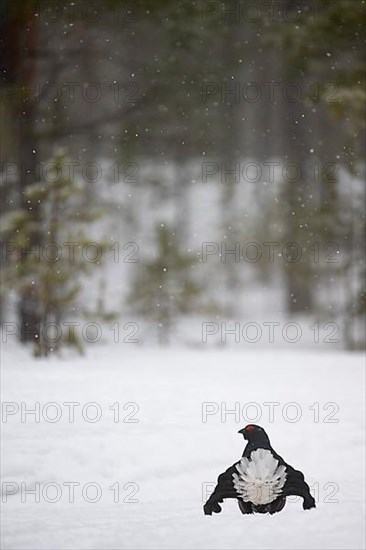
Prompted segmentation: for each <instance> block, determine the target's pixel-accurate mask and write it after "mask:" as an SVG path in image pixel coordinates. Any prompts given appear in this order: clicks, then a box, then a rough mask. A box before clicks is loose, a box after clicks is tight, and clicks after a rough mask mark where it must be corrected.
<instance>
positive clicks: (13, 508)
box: [1, 344, 365, 550]
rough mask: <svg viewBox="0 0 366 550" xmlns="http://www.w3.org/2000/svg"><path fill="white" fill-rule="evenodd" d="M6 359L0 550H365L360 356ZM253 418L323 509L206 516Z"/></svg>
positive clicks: (98, 352) (227, 511) (109, 354)
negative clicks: (206, 504) (205, 507)
mask: <svg viewBox="0 0 366 550" xmlns="http://www.w3.org/2000/svg"><path fill="white" fill-rule="evenodd" d="M3 347H4V349H3V357H2V400H3V416H2V424H1V427H2V437H3V446H2V449H3V450H2V516H3V518H2V548H4V549H17V550H20V549H32V550H36V549H160V548H162V549H163V548H164V549H165V548H171V549H201V548H202V549H237V548H241V549H261V550H264V549H278V550H279V549H299V550H300V549H301V550H304V549H320V548H322V549H343V548H344V549H346V548H347V549H349V550H353V549H363V548H365V540H364V532H365V519H364V514H365V508H364V502H365V494H364V446H365V440H364V433H365V431H364V429H365V426H364V418H365V415H364V412H365V411H364V387H365V386H364V358H363V356H362V355H361V354H348V353H346V352H341V351H338V352H334V351H333V352H328V351H319V352H317V353H313V352H310V351H305V350H297V351H287V350H277V351H275V352H271V351H269V350H255V351H241V352H239V351H234V350H233V351H228V350H227V349H225V348H224V349H221V350H216V351H199V350H192V351H189V350H187V349H177V348H175V349H174V351H173V350H169V349H167V350H159V349H135V348H133V346H126V345H125V346H121V345H114V346H113V345H109V346H107V345H105V346H103V345H99V346H98V347H96V348H93V349H91V348H89V349H88V350H87V354H86V355H85V356H84V357H77V356H75V357H74V358H72V359H71V360H68V361H65V360H61V359H58V358H52V359H50V360H47V361H44V362H43V361H36V360H34V359H32V358H31V357H30V356H29V351H27V350H23V349H21V350H19V349H16V348H15V346H12V345H10V344H9V345H8V344H7V345H6V346H3ZM92 402H94V403H95V405H88V406H86V405H87V404H88V403H92ZM22 403H23V405H22ZM36 403H38V404H39V405H36ZM50 403H53V404H50ZM55 403H56V404H57V405H55ZM65 403H74V404H75V403H79V405H65ZM115 403H119V406H117V405H116V404H115ZM235 403H238V405H235ZM265 403H267V405H265ZM268 403H272V404H273V405H272V406H270V405H268ZM276 403H277V405H276ZM25 407H27V408H28V409H30V408H33V409H34V408H35V407H36V410H37V407H39V418H36V417H35V415H31V414H28V415H25ZM73 407H74V422H71V420H72V415H71V411H72V409H73ZM110 407H112V408H110ZM225 407H226V409H227V410H226V414H225ZM235 407H236V409H235ZM233 409H234V410H236V414H228V411H229V410H233ZM271 410H272V415H273V416H272V417H271V414H270V413H271ZM4 411H5V412H7V414H5V415H4ZM203 413H210V414H204V415H203ZM22 414H23V418H22ZM37 414H38V413H37ZM96 415H97V416H96ZM100 415H101V418H100V419H99V420H98V416H100ZM58 417H60V418H58ZM94 419H95V420H97V421H95V422H92V420H94ZM5 420H6V422H5ZM36 420H39V421H36ZM51 420H55V421H54V422H52V421H51ZM294 420H297V421H294ZM250 421H252V422H256V423H258V424H260V425H262V426H263V427H264V428H265V429H266V430H267V432H268V434H269V436H270V439H271V442H272V445H273V446H274V448H275V449H276V450H277V451H278V452H279V454H281V455H282V456H283V457H284V458H285V460H287V461H288V462H289V463H290V464H292V465H293V466H295V467H297V468H299V469H301V470H302V471H303V472H304V473H305V477H306V479H307V481H308V483H309V485H310V486H311V487H312V492H313V494H314V496H315V498H316V500H317V508H316V509H315V510H311V511H306V512H305V511H303V509H302V505H301V503H300V502H299V501H297V502H288V503H287V505H286V507H285V509H284V510H283V511H282V512H281V513H279V514H276V515H274V516H272V517H270V516H261V515H257V516H243V515H241V513H240V512H239V510H238V508H237V505H236V503H235V502H234V501H226V502H225V503H224V504H223V512H222V513H221V514H219V515H213V516H212V517H205V516H204V515H203V512H202V504H203V499H204V496H206V492H207V493H209V492H210V490H211V489H212V484H213V483H214V482H215V481H216V478H217V475H218V474H219V473H221V472H222V471H223V470H225V469H226V467H228V466H229V465H231V464H232V463H233V462H234V461H235V460H237V459H238V458H239V457H240V456H241V453H242V450H243V446H244V440H243V439H242V437H241V436H240V435H239V434H237V431H238V429H240V428H241V427H243V426H244V425H245V424H246V423H248V422H250ZM22 484H23V485H22ZM71 484H74V485H71ZM72 487H73V489H74V495H73V498H71V497H72ZM111 487H112V489H111ZM30 489H34V490H35V493H31V492H29V490H30ZM26 491H28V493H27V492H26ZM10 493H13V494H10ZM36 500H39V502H36ZM52 500H55V502H51V501H52ZM72 500H73V502H70V501H72ZM93 500H94V501H95V502H91V501H93ZM114 501H116V502H114Z"/></svg>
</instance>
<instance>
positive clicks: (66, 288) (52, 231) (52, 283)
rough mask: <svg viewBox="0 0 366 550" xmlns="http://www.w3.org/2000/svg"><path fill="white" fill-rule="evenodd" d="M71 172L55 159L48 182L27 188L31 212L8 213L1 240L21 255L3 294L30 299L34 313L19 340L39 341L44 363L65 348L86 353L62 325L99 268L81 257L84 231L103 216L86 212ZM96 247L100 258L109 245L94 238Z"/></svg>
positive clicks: (8, 272) (11, 262) (7, 274)
mask: <svg viewBox="0 0 366 550" xmlns="http://www.w3.org/2000/svg"><path fill="white" fill-rule="evenodd" d="M69 167H70V164H69V163H68V162H67V159H66V158H65V157H64V155H63V154H61V153H60V154H58V155H56V156H55V158H54V159H53V160H52V171H51V170H48V171H47V173H48V178H47V181H40V182H37V183H35V184H32V185H29V186H27V188H26V191H25V197H24V204H25V205H26V206H21V207H20V208H17V209H14V210H13V211H12V212H9V213H8V214H7V215H6V216H5V219H4V223H3V230H2V239H3V241H5V243H6V244H7V245H8V246H9V248H10V249H11V250H15V251H16V254H15V255H13V254H12V255H9V258H8V261H7V263H6V265H5V267H4V274H3V280H4V285H3V292H4V293H6V292H8V291H9V290H14V291H16V292H17V294H18V296H20V295H21V296H24V295H25V296H27V300H26V301H25V302H24V300H22V301H21V303H22V304H24V303H25V304H26V307H27V309H28V310H29V311H28V312H26V313H28V314H27V315H26V317H25V318H26V319H27V323H26V324H23V325H22V326H21V327H20V336H21V340H22V341H26V340H27V339H26V335H27V332H28V333H31V334H32V335H33V334H34V335H35V337H34V340H35V355H36V356H39V357H40V356H46V355H48V353H49V352H50V351H55V350H57V349H59V348H60V346H61V345H62V344H71V345H76V346H77V347H78V348H79V349H80V350H81V344H80V342H79V340H78V339H77V337H76V336H75V334H74V332H73V331H71V332H70V331H65V330H62V328H61V322H62V320H64V319H65V316H66V315H67V314H70V313H71V312H72V308H73V306H74V305H75V303H76V299H77V297H78V294H79V291H80V289H81V284H80V277H81V275H82V274H83V273H86V272H88V271H90V269H91V268H92V266H95V265H96V264H98V263H100V261H99V260H97V261H96V262H93V261H92V260H93V259H92V260H90V259H89V258H88V257H87V256H86V255H85V254H82V251H83V250H84V249H85V247H86V246H87V245H88V244H89V243H90V239H89V240H88V239H87V234H86V232H85V230H84V229H83V227H85V225H86V224H88V223H90V222H92V221H94V220H95V219H96V218H97V217H98V216H99V215H100V212H97V211H91V210H90V209H88V210H85V206H84V204H83V193H84V188H83V185H82V184H81V183H78V182H76V181H74V179H73V178H72V177H71V176H70V173H69ZM52 172H53V173H52ZM51 174H52V175H51ZM33 243H37V245H36V246H34V245H33ZM93 246H94V247H97V250H98V252H99V255H98V257H100V256H101V255H102V252H103V250H104V249H105V247H106V245H105V243H103V242H96V240H95V238H93ZM23 307H24V306H23ZM23 313H24V312H23ZM21 318H24V316H21ZM63 328H64V329H65V327H63ZM66 332H67V334H66V335H65V333H66ZM60 333H61V336H60V338H58V334H60ZM62 333H63V334H62Z"/></svg>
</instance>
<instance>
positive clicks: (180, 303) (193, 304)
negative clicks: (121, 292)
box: [128, 223, 202, 344]
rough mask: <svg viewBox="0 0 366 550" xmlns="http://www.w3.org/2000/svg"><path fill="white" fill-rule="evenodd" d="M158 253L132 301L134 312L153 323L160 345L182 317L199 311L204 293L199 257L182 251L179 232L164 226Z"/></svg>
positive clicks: (145, 269)
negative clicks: (197, 271) (198, 278)
mask: <svg viewBox="0 0 366 550" xmlns="http://www.w3.org/2000/svg"><path fill="white" fill-rule="evenodd" d="M156 242H157V252H156V254H155V256H154V258H153V259H151V260H145V261H144V262H143V263H142V265H141V266H140V270H139V275H138V277H137V278H136V279H135V281H134V283H133V286H132V290H131V293H130V295H129V298H128V302H129V303H130V304H131V305H133V307H134V311H135V312H136V313H137V314H140V315H142V316H143V317H145V318H146V319H148V320H149V321H150V322H151V323H153V324H154V325H155V327H156V330H157V335H158V341H159V343H160V344H167V343H168V342H169V340H170V336H171V332H172V330H173V328H174V324H175V321H176V319H177V318H178V317H180V316H182V315H186V314H188V313H192V312H194V311H195V310H197V307H198V304H197V299H198V297H199V296H200V293H201V291H202V289H201V287H200V285H199V284H198V283H196V281H195V279H194V263H195V262H196V258H195V257H194V256H193V255H192V254H190V253H185V252H182V251H181V250H180V247H179V246H178V243H177V239H176V236H175V233H174V232H172V230H171V229H170V228H169V227H168V226H166V225H165V224H163V223H162V224H160V226H158V227H157V229H156Z"/></svg>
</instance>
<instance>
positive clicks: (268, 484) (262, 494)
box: [203, 424, 315, 516]
mask: <svg viewBox="0 0 366 550" xmlns="http://www.w3.org/2000/svg"><path fill="white" fill-rule="evenodd" d="M239 433H240V434H243V436H244V439H246V440H247V441H248V443H247V446H246V447H245V449H244V452H243V455H242V458H241V460H239V462H236V463H235V464H234V465H233V466H230V468H228V469H227V470H226V472H224V473H223V474H221V475H220V476H219V478H218V480H217V485H216V487H215V490H214V492H213V493H212V495H211V496H210V498H209V499H208V501H207V502H206V504H205V505H204V507H203V510H204V513H205V515H208V516H211V515H212V512H214V513H216V514H218V513H219V512H221V506H220V504H219V503H220V502H223V500H224V499H225V498H236V499H237V501H238V505H239V508H240V510H241V512H242V513H243V514H254V513H259V514H266V513H269V514H275V513H276V512H280V511H281V510H282V509H283V507H284V506H285V504H286V497H288V496H290V495H297V496H299V497H302V498H303V505H302V507H303V509H304V510H309V509H310V508H315V500H314V498H313V497H312V496H311V494H310V490H309V485H308V484H307V483H306V482H305V479H304V475H303V474H302V473H301V472H300V471H299V470H295V469H294V468H293V467H292V466H290V465H289V464H286V462H285V461H284V460H283V458H282V457H280V456H279V455H278V454H277V453H276V451H274V450H273V449H272V447H271V444H270V441H269V438H268V435H267V434H266V432H265V431H264V429H263V428H261V427H260V426H256V425H255V424H249V425H248V426H246V427H245V428H244V429H242V430H239Z"/></svg>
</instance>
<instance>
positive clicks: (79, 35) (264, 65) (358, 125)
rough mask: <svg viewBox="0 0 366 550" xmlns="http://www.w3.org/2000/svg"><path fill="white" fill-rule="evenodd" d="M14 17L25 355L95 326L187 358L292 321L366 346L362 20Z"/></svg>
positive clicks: (274, 9) (140, 7) (9, 23)
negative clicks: (216, 327)
mask: <svg viewBox="0 0 366 550" xmlns="http://www.w3.org/2000/svg"><path fill="white" fill-rule="evenodd" d="M1 9H2V29H1V37H2V38H1V40H2V46H3V48H2V53H1V62H2V80H1V120H2V124H1V143H2V149H1V190H2V197H3V200H2V220H3V221H2V232H1V245H2V257H1V274H2V294H1V319H2V323H3V324H5V323H8V324H9V323H11V322H13V323H14V322H15V323H17V326H18V327H20V329H19V330H18V331H17V337H18V338H19V341H20V342H22V343H27V342H34V343H35V350H36V354H37V355H46V354H47V353H49V352H50V350H54V349H55V348H57V347H61V345H62V343H73V344H76V345H77V346H78V347H79V348H81V343H82V342H81V340H82V338H80V337H78V336H77V334H76V333H75V334H73V336H72V338H71V337H70V332H68V338H67V339H66V340H67V342H66V341H65V342H62V341H58V343H57V345H56V346H55V345H54V343H53V344H52V345H51V344H50V343H49V341H48V339H47V337H46V336H45V335H44V334H43V333H42V326H46V325H47V324H48V325H50V324H52V326H53V330H56V332H57V326H58V325H60V326H61V325H62V326H70V323H71V324H72V323H74V322H77V321H80V320H81V319H86V320H88V321H89V322H95V323H107V324H109V326H110V325H111V323H116V322H117V321H118V322H120V321H121V320H122V321H123V323H125V324H124V325H123V326H124V327H127V328H126V331H127V332H128V333H129V332H131V334H132V336H133V333H134V331H135V327H136V326H138V328H139V341H140V342H141V343H144V342H155V341H159V342H160V343H169V342H171V341H172V340H173V341H175V342H181V343H184V344H197V343H199V342H200V341H201V334H202V331H201V324H202V322H208V321H213V322H217V323H220V322H222V321H227V322H228V323H229V322H236V321H239V322H242V323H245V322H249V321H253V322H254V321H258V322H259V321H277V320H278V319H287V320H288V319H290V320H297V321H298V322H299V323H300V322H301V323H306V326H313V323H321V324H322V325H321V326H322V327H325V326H326V325H327V324H329V323H336V324H337V326H339V333H338V338H339V339H340V342H341V345H342V346H343V347H344V348H347V349H350V350H356V349H360V348H363V347H364V346H365V336H364V328H365V325H364V315H365V309H366V308H365V304H366V300H365V289H364V278H365V257H364V254H365V249H364V231H365V210H364V199H365V188H364V176H365V164H364V158H363V153H364V147H365V134H364V120H365V116H364V115H365V96H366V92H365V61H364V49H365V28H366V18H365V10H366V7H365V2H362V1H349V0H332V1H330V2H328V1H327V0H325V1H321V2H315V1H311V0H303V1H301V0H299V1H295V0H289V1H286V0H278V1H275V2H268V1H267V2H260V1H255V2H253V1H252V2H240V1H232V0H228V1H226V2H218V1H210V2H208V1H203V0H196V1H194V2H192V1H190V0H187V1H177V2H172V1H164V0H154V1H150V2H149V1H142V0H135V1H134V2H129V1H126V2H125V1H124V0H105V1H102V0H93V1H90V2H89V1H88V0H86V1H79V0H75V1H74V2H65V1H57V0H52V1H46V0H39V1H33V0H24V1H23V2H19V1H15V2H13V1H3V2H2V7H1ZM65 243H66V244H65ZM70 243H71V244H70ZM73 243H78V244H73ZM207 243H209V244H207ZM249 243H252V244H251V245H250V246H248V244H249ZM253 243H254V244H253ZM265 243H267V244H265ZM268 243H275V244H272V245H269V244H268ZM289 243H292V244H290V245H289ZM229 251H234V252H235V253H231V254H230V253H229ZM127 325H129V326H127ZM332 326H333V325H332ZM130 329H131V331H130ZM328 332H329V331H328ZM42 334H43V336H42ZM132 340H133V338H132ZM53 342H54V340H53Z"/></svg>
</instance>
